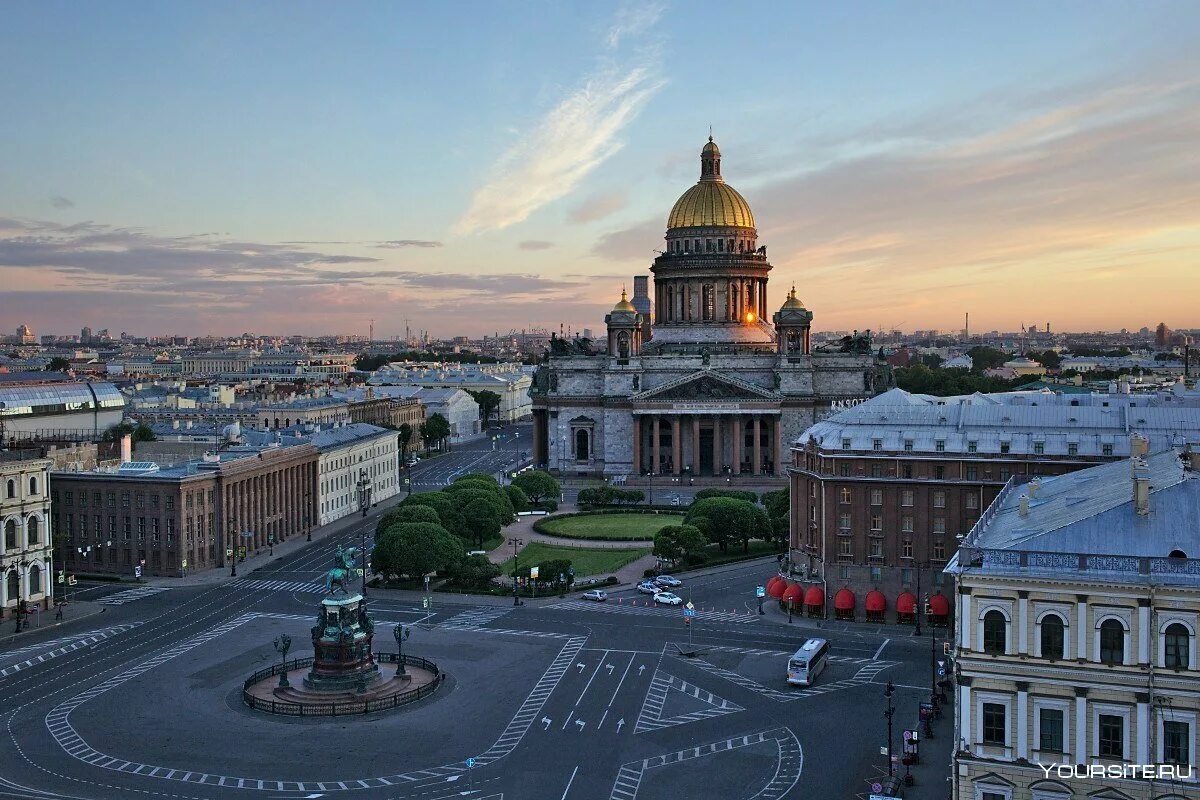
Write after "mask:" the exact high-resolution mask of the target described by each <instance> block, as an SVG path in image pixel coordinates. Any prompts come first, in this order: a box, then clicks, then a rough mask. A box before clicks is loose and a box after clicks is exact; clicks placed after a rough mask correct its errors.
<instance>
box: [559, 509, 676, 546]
mask: <svg viewBox="0 0 1200 800" xmlns="http://www.w3.org/2000/svg"><path fill="white" fill-rule="evenodd" d="M682 522H683V515H682V514H641V513H633V512H631V513H629V514H585V515H583V516H578V517H561V518H559V519H546V520H542V523H541V525H539V526H538V527H539V528H540V530H541V531H542V532H543V533H546V534H548V535H550V536H563V537H566V538H571V539H621V540H630V541H649V540H651V539H653V538H654V534H656V533H658V532H659V531H660V530H661V529H663V528H665V527H666V526H667V525H679V524H680V523H682Z"/></svg>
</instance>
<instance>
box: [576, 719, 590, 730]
mask: <svg viewBox="0 0 1200 800" xmlns="http://www.w3.org/2000/svg"><path fill="white" fill-rule="evenodd" d="M575 724H576V725H578V726H579V730H583V729H584V728H586V727H587V723H586V722H584V721H583V720H581V719H577V720H575Z"/></svg>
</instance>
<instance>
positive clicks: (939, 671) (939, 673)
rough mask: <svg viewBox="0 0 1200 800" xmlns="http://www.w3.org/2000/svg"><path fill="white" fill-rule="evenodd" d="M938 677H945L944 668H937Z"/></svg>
mask: <svg viewBox="0 0 1200 800" xmlns="http://www.w3.org/2000/svg"><path fill="white" fill-rule="evenodd" d="M938 677H939V678H944V677H946V670H944V669H939V670H938Z"/></svg>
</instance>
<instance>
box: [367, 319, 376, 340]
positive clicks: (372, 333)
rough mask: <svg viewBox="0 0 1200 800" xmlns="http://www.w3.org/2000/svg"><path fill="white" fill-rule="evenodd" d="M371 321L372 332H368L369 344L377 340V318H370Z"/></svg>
mask: <svg viewBox="0 0 1200 800" xmlns="http://www.w3.org/2000/svg"><path fill="white" fill-rule="evenodd" d="M369 322H370V323H371V328H370V331H371V332H370V334H368V338H367V344H370V343H371V342H373V341H375V320H373V319H372V320H369Z"/></svg>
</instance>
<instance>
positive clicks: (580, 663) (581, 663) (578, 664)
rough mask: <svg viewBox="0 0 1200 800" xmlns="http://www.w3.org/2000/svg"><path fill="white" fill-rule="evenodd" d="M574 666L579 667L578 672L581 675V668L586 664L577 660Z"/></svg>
mask: <svg viewBox="0 0 1200 800" xmlns="http://www.w3.org/2000/svg"><path fill="white" fill-rule="evenodd" d="M575 666H577V667H579V674H580V675H582V674H583V669H584V667H585V666H586V665H585V664H584V663H583V662H582V661H580V662H579V663H577V664H576V665H575Z"/></svg>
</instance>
